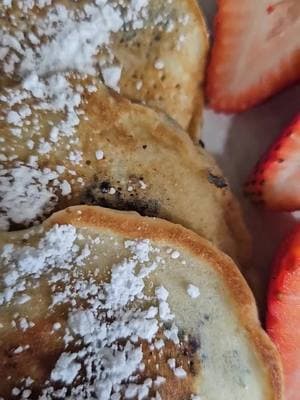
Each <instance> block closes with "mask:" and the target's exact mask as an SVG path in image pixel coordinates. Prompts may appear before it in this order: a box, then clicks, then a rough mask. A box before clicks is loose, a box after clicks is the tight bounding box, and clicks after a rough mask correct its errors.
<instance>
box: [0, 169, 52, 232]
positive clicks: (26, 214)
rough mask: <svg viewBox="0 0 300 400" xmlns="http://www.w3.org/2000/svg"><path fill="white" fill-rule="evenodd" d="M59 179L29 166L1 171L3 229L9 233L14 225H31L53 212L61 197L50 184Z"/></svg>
mask: <svg viewBox="0 0 300 400" xmlns="http://www.w3.org/2000/svg"><path fill="white" fill-rule="evenodd" d="M57 177H58V174H57V173H56V172H53V171H47V170H44V171H42V170H39V169H36V168H33V167H29V166H26V165H20V166H18V167H15V168H12V169H0V209H1V213H0V229H1V230H6V229H8V228H9V223H10V221H13V222H14V223H16V224H24V225H27V224H29V223H30V222H31V221H32V220H34V219H36V218H38V217H40V216H42V215H43V214H45V213H46V214H47V213H49V212H50V211H52V209H53V208H54V207H55V204H56V200H57V196H56V195H55V194H54V191H53V187H52V188H51V187H50V186H49V184H50V183H53V181H54V180H55V179H57Z"/></svg>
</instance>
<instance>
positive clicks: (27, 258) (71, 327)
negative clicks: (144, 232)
mask: <svg viewBox="0 0 300 400" xmlns="http://www.w3.org/2000/svg"><path fill="white" fill-rule="evenodd" d="M83 232H84V231H83ZM97 239H98V240H96V239H92V238H91V239H89V240H88V239H87V237H86V235H85V233H83V235H82V234H78V232H77V230H76V229H75V228H74V227H73V226H70V225H61V226H59V225H55V226H53V227H52V228H51V229H50V230H48V231H47V232H45V233H43V234H42V236H41V238H40V240H39V241H38V243H37V244H36V246H23V247H22V246H21V247H20V246H17V247H15V246H13V245H10V244H7V245H6V246H5V247H4V248H3V249H2V252H1V253H0V260H1V263H2V265H4V269H5V270H4V273H3V280H2V283H1V285H2V287H4V290H3V291H2V292H1V293H0V304H9V303H11V302H14V301H16V300H17V299H18V298H19V296H20V295H26V291H27V289H29V288H31V287H32V282H35V287H37V286H36V285H38V284H39V281H40V278H42V277H43V276H47V282H49V285H50V288H51V297H52V304H51V305H50V307H49V312H50V313H51V312H53V313H55V308H56V306H57V305H59V304H64V305H65V306H66V307H67V310H68V311H67V318H66V324H65V325H62V324H61V323H59V322H56V323H54V324H53V325H52V330H53V332H56V333H57V334H60V335H62V340H63V341H64V343H65V349H64V351H63V352H61V354H60V355H59V357H58V358H57V360H56V362H55V365H54V367H53V369H52V371H51V373H50V377H49V380H48V381H46V382H45V383H44V385H43V389H42V392H41V394H40V396H39V399H41V400H46V399H52V398H61V397H65V395H66V393H67V392H68V393H69V395H70V398H99V399H101V400H103V399H104V400H105V399H119V398H124V396H125V398H139V399H144V398H148V396H149V395H150V393H152V395H151V396H153V393H154V397H153V398H160V394H159V389H160V388H161V387H162V386H163V385H164V384H165V382H166V379H165V378H164V377H163V376H161V375H158V376H157V377H156V378H155V379H153V380H152V379H149V378H144V379H141V376H140V374H139V371H142V370H143V369H144V368H145V365H144V360H143V348H142V343H143V342H145V343H148V345H149V346H150V347H151V348H152V347H153V348H156V349H157V350H158V351H161V349H163V348H164V346H165V341H166V340H171V341H173V342H174V343H175V344H178V343H179V339H178V328H177V326H176V324H175V322H174V321H172V325H171V327H168V328H166V327H165V325H164V321H165V320H173V319H174V316H173V315H172V314H171V310H170V305H169V304H168V302H167V300H168V296H169V293H168V290H167V289H166V288H164V287H162V286H158V287H156V288H154V290H153V295H151V296H149V293H148V294H146V293H145V287H146V280H147V279H148V278H149V276H150V274H152V273H153V272H154V271H155V270H156V268H157V267H158V266H159V257H157V254H158V253H159V252H160V250H159V249H157V248H154V247H153V246H152V244H151V243H150V241H149V240H139V241H138V240H137V241H136V240H127V241H125V242H124V248H125V250H126V251H127V252H128V255H127V256H126V258H124V259H122V260H120V261H118V262H117V263H116V264H115V265H113V266H112V267H111V270H110V274H109V277H108V278H106V279H104V281H102V280H101V281H99V278H97V274H98V273H99V268H97V269H96V270H95V272H94V274H91V273H89V274H86V273H85V272H84V271H85V269H84V268H85V267H84V266H85V265H86V262H87V260H88V259H89V257H91V254H92V252H91V248H92V247H93V246H94V245H97V244H98V243H100V242H101V238H97ZM82 241H83V242H82ZM153 259H155V260H156V261H153ZM99 262H100V263H101V255H100V261H99ZM83 304H84V307H83ZM16 326H19V328H20V329H22V330H26V329H29V328H30V327H33V326H34V324H33V323H31V321H29V320H27V319H24V318H21V319H19V322H17V324H16ZM20 351H22V352H23V351H26V349H25V347H24V348H23V347H22V348H20ZM169 365H170V368H171V369H172V370H173V372H174V376H175V377H177V378H178V379H185V377H186V371H185V370H184V369H183V368H182V367H181V366H180V365H176V362H175V360H174V361H173V362H172V364H171V363H169ZM82 377H84V380H82ZM32 382H33V381H32ZM55 384H59V388H57V387H56V386H54V385H55ZM17 390H19V392H18V393H21V392H24V390H31V389H30V385H28V387H26V388H25V389H24V387H21V386H20V387H16V388H14V391H15V392H17Z"/></svg>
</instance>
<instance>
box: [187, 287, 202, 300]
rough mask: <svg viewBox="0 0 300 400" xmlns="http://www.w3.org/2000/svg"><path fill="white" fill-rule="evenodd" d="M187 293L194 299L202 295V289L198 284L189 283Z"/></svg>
mask: <svg viewBox="0 0 300 400" xmlns="http://www.w3.org/2000/svg"><path fill="white" fill-rule="evenodd" d="M187 293H188V295H189V296H190V297H191V298H192V299H197V298H198V297H199V296H200V290H199V288H198V287H197V286H195V285H192V284H189V285H188V288H187Z"/></svg>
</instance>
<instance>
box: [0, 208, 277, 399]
mask: <svg viewBox="0 0 300 400" xmlns="http://www.w3.org/2000/svg"><path fill="white" fill-rule="evenodd" d="M0 282H1V286H0V304H1V305H0V322H1V328H0V355H1V357H0V360H1V361H0V379H1V385H0V396H2V397H3V398H4V399H6V400H8V399H15V398H31V399H56V398H73V399H75V398H76V399H78V398H96V399H99V400H108V399H116V398H118V399H125V398H126V399H162V400H166V399H168V400H174V399H176V400H187V399H194V400H195V399H199V398H200V399H209V400H237V399H244V400H282V399H283V394H282V374H281V366H280V362H279V357H278V354H277V352H276V350H275V347H274V345H273V344H272V343H271V341H270V339H269V338H268V336H267V335H266V333H264V331H263V330H262V329H261V327H260V324H259V322H258V318H257V311H256V307H255V303H254V299H253V296H252V294H251V292H250V290H249V288H248V287H247V284H246V283H245V281H244V279H243V278H242V276H241V274H240V273H239V271H238V269H237V268H236V266H235V265H234V263H233V262H232V261H231V260H230V259H229V257H227V256H225V255H224V254H222V253H221V252H220V251H218V250H217V249H216V248H215V247H213V246H212V245H211V244H209V242H207V241H206V240H204V239H201V238H200V237H199V236H198V235H196V234H195V233H193V232H191V231H188V230H186V229H184V228H182V227H181V226H179V225H174V224H171V223H169V222H166V221H163V220H159V219H151V218H145V217H141V216H139V215H137V214H136V213H128V212H127V213H126V212H120V211H113V210H109V209H103V208H100V207H74V208H70V209H67V210H65V211H62V212H60V213H57V214H55V215H53V216H52V217H51V218H50V219H49V220H47V221H46V222H44V224H43V226H42V227H34V228H31V229H29V230H26V231H19V232H11V233H9V234H7V233H6V234H4V233H2V234H1V235H0Z"/></svg>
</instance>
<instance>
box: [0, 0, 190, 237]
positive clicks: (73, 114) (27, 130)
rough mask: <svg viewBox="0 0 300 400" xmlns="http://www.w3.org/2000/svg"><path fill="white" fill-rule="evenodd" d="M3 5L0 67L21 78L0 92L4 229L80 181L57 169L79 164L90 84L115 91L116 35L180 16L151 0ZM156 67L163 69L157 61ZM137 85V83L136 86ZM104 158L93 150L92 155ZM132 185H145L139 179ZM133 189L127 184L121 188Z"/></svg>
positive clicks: (30, 218) (33, 218)
mask: <svg viewBox="0 0 300 400" xmlns="http://www.w3.org/2000/svg"><path fill="white" fill-rule="evenodd" d="M169 3H171V1H169ZM3 5H4V9H5V10H6V11H4V12H3V9H2V10H1V11H0V18H1V19H2V20H3V24H2V25H3V26H2V27H0V68H1V69H2V72H3V74H4V75H5V76H7V77H9V78H13V80H14V81H15V80H18V81H19V83H20V84H19V85H18V86H13V85H12V86H9V88H6V89H4V90H3V91H2V93H1V94H0V103H1V104H0V112H1V115H0V120H2V121H3V122H4V123H5V124H6V127H5V129H6V130H7V132H9V133H10V135H7V134H6V133H5V135H4V138H3V140H2V142H1V150H0V163H1V164H0V174H1V179H0V194H1V196H0V229H1V230H7V229H10V228H11V227H12V226H15V225H16V224H21V225H25V226H28V225H30V224H32V223H35V222H37V221H39V220H41V219H43V218H44V217H45V216H46V215H47V214H49V213H50V212H52V211H53V210H54V209H55V207H56V205H59V204H60V198H61V196H63V197H64V196H67V197H68V198H72V194H73V192H75V190H74V191H73V186H74V185H75V183H74V182H81V183H82V184H83V180H82V177H81V176H78V177H76V178H75V177H74V178H73V177H71V178H70V177H66V176H65V175H66V173H70V174H71V171H68V170H66V171H63V170H62V168H65V163H68V164H73V166H74V170H72V176H74V175H76V174H77V173H78V174H79V172H78V169H79V168H78V167H80V166H83V165H84V161H85V160H84V153H83V151H82V148H80V145H81V143H80V140H79V138H78V135H77V129H78V125H79V124H80V121H81V119H87V118H88V116H86V115H84V103H85V102H86V101H88V95H91V94H92V93H93V92H95V91H96V90H97V80H98V79H99V77H101V78H102V80H103V81H104V82H105V83H106V85H107V86H109V87H111V88H113V89H114V90H116V91H119V90H120V79H121V77H122V73H123V71H122V68H123V67H122V65H120V61H119V60H118V59H117V57H116V56H115V55H114V51H113V47H114V46H113V44H114V40H115V38H116V37H117V36H116V35H115V34H116V33H119V34H120V33H121V34H122V37H123V39H124V40H125V42H126V40H127V37H128V35H129V36H130V34H131V33H132V34H133V33H135V32H138V31H139V30H143V29H149V28H150V29H158V30H164V29H165V30H168V31H169V30H172V29H171V28H170V26H171V25H172V24H171V22H172V19H173V18H177V20H178V21H179V18H180V17H182V16H180V15H177V14H176V13H175V14H176V15H174V16H173V14H172V13H171V14H170V12H171V9H170V8H169V7H162V9H163V12H160V13H159V14H158V15H155V12H154V11H155V10H156V9H157V6H155V5H153V4H152V1H151V0H126V1H125V0H115V1H111V0H87V1H83V2H82V3H81V2H80V3H78V5H77V6H76V7H72V4H70V5H69V4H68V3H64V4H60V3H57V2H52V1H51V0H26V1H25V0H23V1H22V0H20V1H16V2H15V3H14V9H12V10H9V11H11V12H8V13H7V9H9V8H10V7H11V5H12V4H11V2H10V1H9V0H5V2H4V4H3ZM16 10H17V11H16ZM37 10H38V11H37ZM19 12H20V13H21V15H22V19H21V22H20V23H18V21H19V20H18V18H19V16H18V13H19ZM14 13H15V14H14ZM7 18H8V19H9V24H6V20H7ZM27 21H30V27H29V26H27ZM117 40H119V38H118V39H117ZM156 66H158V68H163V66H162V61H161V60H160V59H158V60H157V65H156ZM153 68H154V66H153ZM85 74H90V75H91V76H90V77H87V76H86V75H85ZM87 81H88V82H87ZM142 85H143V83H142V82H141V81H140V82H139V83H138V84H137V90H140V89H141V88H142ZM6 136H7V137H6ZM24 142H25V147H24ZM2 143H3V146H2ZM60 148H64V149H65V152H66V153H67V154H66V156H65V157H64V160H62V163H64V165H58V166H57V168H56V166H53V170H54V171H52V170H51V171H45V168H44V167H43V166H42V165H45V160H46V161H47V160H51V159H53V158H55V157H52V155H53V154H55V153H56V152H57V151H58V150H59V149H60ZM21 155H22V156H21ZM103 157H104V154H103V152H102V151H101V150H97V149H96V152H95V158H96V160H102V159H103ZM98 165H99V168H101V163H99V164H98ZM26 171H27V172H28V174H27V173H26V177H25V172H26ZM73 172H74V174H73ZM55 175H56V176H55ZM23 177H25V178H24V182H23ZM139 185H140V187H141V188H142V190H146V188H147V185H146V184H145V183H144V182H143V181H142V180H140V182H139ZM35 186H36V187H35ZM133 190H134V186H133V185H129V186H128V191H133ZM2 194H4V195H3V196H2ZM110 194H111V195H115V194H116V189H114V188H111V192H110ZM11 200H12V201H11ZM21 208H22V209H24V210H25V212H24V213H23V215H20V214H21V213H19V211H18V210H20V209H21Z"/></svg>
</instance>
